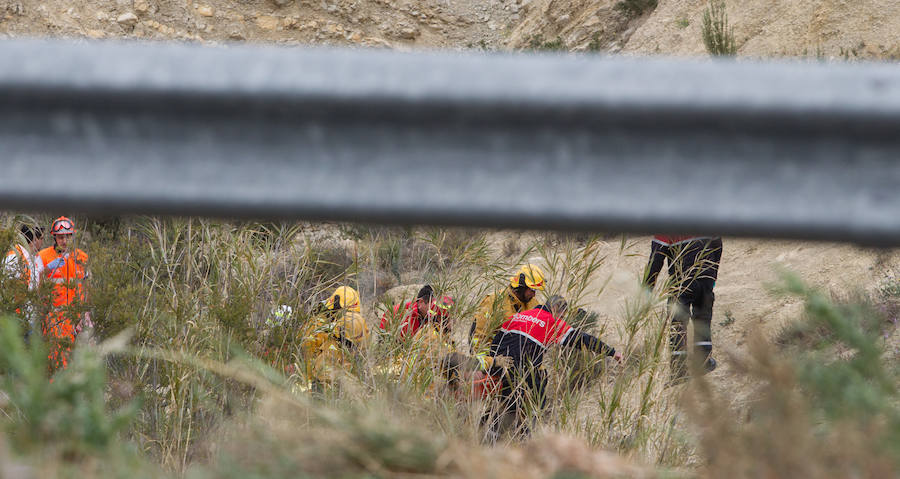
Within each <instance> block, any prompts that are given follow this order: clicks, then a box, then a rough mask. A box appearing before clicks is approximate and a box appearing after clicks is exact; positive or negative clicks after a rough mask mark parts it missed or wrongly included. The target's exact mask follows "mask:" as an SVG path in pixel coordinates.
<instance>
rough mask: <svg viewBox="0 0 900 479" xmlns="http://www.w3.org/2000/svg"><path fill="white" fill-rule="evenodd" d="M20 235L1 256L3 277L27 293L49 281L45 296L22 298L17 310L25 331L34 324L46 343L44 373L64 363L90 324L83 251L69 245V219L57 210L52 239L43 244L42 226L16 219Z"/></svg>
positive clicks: (72, 226)
mask: <svg viewBox="0 0 900 479" xmlns="http://www.w3.org/2000/svg"><path fill="white" fill-rule="evenodd" d="M19 231H20V234H21V236H22V241H23V242H24V243H25V245H24V246H23V245H21V244H18V243H16V244H15V245H14V246H13V249H12V250H10V251H9V252H8V253H7V254H6V257H5V258H4V260H3V270H4V272H5V273H6V276H7V278H12V279H13V280H15V281H17V282H19V283H20V285H21V286H23V289H24V290H26V291H30V292H32V293H33V294H37V292H38V291H39V290H40V289H41V286H42V285H44V284H47V283H49V284H50V285H51V287H50V288H49V291H50V293H49V298H47V300H46V301H43V300H42V299H43V298H41V300H38V299H36V298H32V299H29V300H27V301H23V303H24V304H23V305H22V307H21V308H19V309H18V310H17V313H19V314H20V315H21V316H23V317H24V318H26V319H27V321H28V326H27V329H28V331H27V334H31V333H32V331H34V330H36V329H37V327H38V326H40V330H41V333H42V334H43V336H44V338H45V340H46V341H47V343H48V346H49V350H48V359H49V363H48V366H49V369H50V373H51V374H52V373H53V372H55V371H57V370H59V369H65V368H66V366H68V364H69V354H70V353H71V351H72V346H73V345H74V344H75V338H76V336H77V335H79V334H80V333H81V332H82V331H84V330H85V329H91V328H93V326H94V324H93V322H92V321H91V313H90V311H88V309H87V307H86V305H87V291H88V288H87V284H86V283H87V280H88V279H89V278H90V271H89V270H88V268H87V261H88V255H87V254H86V253H85V252H84V251H82V250H80V249H77V248H75V246H74V244H73V243H74V242H73V238H74V235H75V224H74V223H73V222H72V220H70V219H69V218H66V217H65V216H61V217H59V218H57V219H55V220H53V223H51V225H50V234H51V235H52V236H53V245H52V246H48V247H46V248H43V236H44V229H43V228H41V227H38V226H29V225H22V226H21V228H20V230H19Z"/></svg>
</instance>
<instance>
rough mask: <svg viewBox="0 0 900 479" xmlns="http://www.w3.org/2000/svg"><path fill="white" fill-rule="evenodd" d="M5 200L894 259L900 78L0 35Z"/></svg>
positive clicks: (795, 68) (769, 68)
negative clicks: (813, 244)
mask: <svg viewBox="0 0 900 479" xmlns="http://www.w3.org/2000/svg"><path fill="white" fill-rule="evenodd" d="M0 159H2V172H0V207H2V208H4V209H25V210H48V211H53V212H72V211H77V212H86V213H104V214H118V213H154V214H155V213H159V214H177V215H214V216H237V217H248V216H254V217H273V218H275V217H283V218H303V219H331V220H349V221H366V222H385V223H394V224H396V223H423V224H446V225H473V226H491V227H520V228H548V229H580V230H606V231H612V230H615V231H632V232H650V231H666V230H672V231H691V232H717V233H721V234H728V235H750V236H761V237H792V238H812V239H825V240H849V241H856V242H861V243H868V244H877V245H898V244H900V66H896V65H889V64H819V63H786V62H758V61H703V60H685V59H663V58H641V59H637V58H623V57H616V58H612V57H597V56H589V55H526V54H474V53H473V54H463V53H452V52H450V53H447V52H444V53H438V52H420V53H401V52H392V51H374V50H359V49H354V50H350V49H324V48H285V47H271V46H269V47H264V46H225V47H201V46H196V45H185V44H162V43H153V44H147V43H144V44H137V43H103V42H84V41H80V42H71V41H68V42H66V41H42V40H7V41H3V42H0Z"/></svg>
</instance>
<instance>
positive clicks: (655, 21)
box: [509, 0, 900, 60]
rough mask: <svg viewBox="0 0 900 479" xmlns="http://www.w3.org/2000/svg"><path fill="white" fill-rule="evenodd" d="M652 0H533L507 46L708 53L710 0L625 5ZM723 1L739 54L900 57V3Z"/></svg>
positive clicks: (866, 0) (874, 0)
mask: <svg viewBox="0 0 900 479" xmlns="http://www.w3.org/2000/svg"><path fill="white" fill-rule="evenodd" d="M648 3H651V2H647V1H644V0H533V1H531V2H529V3H528V4H527V5H526V14H525V16H524V17H523V20H522V21H521V22H520V23H519V24H518V25H517V26H516V28H515V29H514V30H513V32H512V35H511V36H510V39H509V45H510V46H513V47H528V46H537V47H541V46H542V45H540V44H536V42H535V41H534V39H535V38H539V39H541V40H543V42H548V41H552V40H554V39H559V40H561V41H562V44H563V47H564V48H566V49H576V50H602V51H609V52H618V51H620V50H621V51H624V52H628V53H636V54H677V55H706V51H705V49H704V46H703V42H702V39H701V24H702V19H703V12H704V10H705V9H706V6H707V1H706V0H659V1H658V5H657V6H656V7H655V8H654V7H652V6H651V7H646V8H645V9H635V8H631V9H629V8H625V7H624V6H625V5H643V4H648ZM726 5H727V8H726V10H727V13H728V19H729V21H730V24H731V25H732V26H733V27H734V34H735V39H736V41H737V45H738V55H739V56H745V57H746V56H749V57H771V56H790V57H795V56H802V57H811V58H820V59H850V60H854V59H882V58H888V59H897V58H900V2H896V1H893V0H860V1H847V0H811V1H803V2H781V1H776V0H744V1H734V0H729V1H727V2H726ZM537 43H540V42H537ZM543 46H544V47H547V46H553V47H556V45H555V44H550V45H548V44H547V43H544V44H543Z"/></svg>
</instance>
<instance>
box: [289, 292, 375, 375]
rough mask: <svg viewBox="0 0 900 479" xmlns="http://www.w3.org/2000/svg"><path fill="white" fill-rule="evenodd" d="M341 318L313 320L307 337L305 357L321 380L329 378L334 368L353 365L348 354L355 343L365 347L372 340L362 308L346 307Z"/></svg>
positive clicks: (308, 367)
mask: <svg viewBox="0 0 900 479" xmlns="http://www.w3.org/2000/svg"><path fill="white" fill-rule="evenodd" d="M337 314H338V317H334V316H331V315H322V316H318V317H316V318H315V319H313V320H312V321H311V322H310V327H309V328H307V330H306V333H305V335H304V336H305V337H304V340H303V345H302V348H303V351H302V352H303V357H304V360H305V361H306V364H307V373H309V375H310V377H312V378H315V379H317V380H319V381H328V380H330V379H331V375H330V374H329V373H328V369H329V368H331V367H345V368H346V367H349V363H348V361H347V357H346V356H345V354H346V353H348V352H350V347H351V346H352V348H353V349H355V350H362V349H365V348H366V346H367V344H368V342H369V327H368V325H367V324H366V320H365V318H363V316H362V314H360V313H359V312H358V311H353V310H346V309H345V310H342V311H339V312H338V313H337Z"/></svg>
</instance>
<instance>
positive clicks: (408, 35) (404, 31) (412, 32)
mask: <svg viewBox="0 0 900 479" xmlns="http://www.w3.org/2000/svg"><path fill="white" fill-rule="evenodd" d="M418 36H419V29H418V28H413V27H406V28H401V29H400V38H402V39H404V40H415V39H416V37H418Z"/></svg>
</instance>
